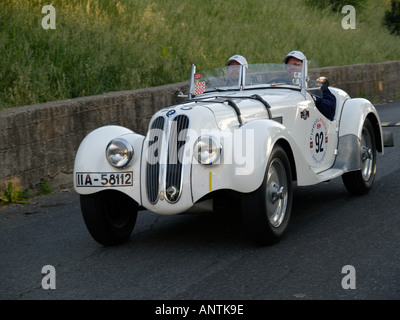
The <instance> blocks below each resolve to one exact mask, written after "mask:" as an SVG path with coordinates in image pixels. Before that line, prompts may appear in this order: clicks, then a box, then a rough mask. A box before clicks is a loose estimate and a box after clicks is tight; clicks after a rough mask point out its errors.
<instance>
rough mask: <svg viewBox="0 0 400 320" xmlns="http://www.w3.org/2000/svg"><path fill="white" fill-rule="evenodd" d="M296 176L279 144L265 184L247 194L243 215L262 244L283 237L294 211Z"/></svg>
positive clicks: (273, 154) (273, 241)
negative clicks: (294, 178) (293, 186)
mask: <svg viewBox="0 0 400 320" xmlns="http://www.w3.org/2000/svg"><path fill="white" fill-rule="evenodd" d="M292 198H293V191H292V175H291V170H290V162H289V159H288V157H287V155H286V153H285V151H284V150H283V149H282V148H281V147H280V146H275V147H274V149H273V151H272V153H271V156H270V159H269V162H268V165H267V169H266V172H265V176H264V180H263V183H262V184H261V186H260V187H259V188H258V189H257V190H256V191H254V192H251V193H248V194H244V195H243V198H242V215H243V221H244V224H245V227H246V229H247V232H248V234H249V235H250V237H251V238H253V240H254V241H255V242H256V243H257V244H259V245H269V244H273V243H275V242H277V241H279V240H280V238H281V237H282V235H283V233H284V232H285V230H286V228H287V225H288V222H289V218H290V213H291V210H292Z"/></svg>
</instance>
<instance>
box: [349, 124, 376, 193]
mask: <svg viewBox="0 0 400 320" xmlns="http://www.w3.org/2000/svg"><path fill="white" fill-rule="evenodd" d="M360 159H361V168H360V170H357V171H352V172H347V173H345V174H344V175H343V176H342V179H343V183H344V185H345V187H346V189H347V191H348V192H349V193H351V194H352V195H362V194H366V193H367V192H368V191H369V190H370V189H371V187H372V184H373V182H374V180H375V173H376V142H375V134H374V130H373V127H372V124H371V122H370V121H369V120H368V119H365V122H364V125H363V128H362V132H361V141H360Z"/></svg>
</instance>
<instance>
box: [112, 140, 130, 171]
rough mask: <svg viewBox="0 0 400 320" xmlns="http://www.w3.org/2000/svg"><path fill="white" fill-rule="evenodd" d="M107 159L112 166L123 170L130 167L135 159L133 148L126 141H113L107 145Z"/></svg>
mask: <svg viewBox="0 0 400 320" xmlns="http://www.w3.org/2000/svg"><path fill="white" fill-rule="evenodd" d="M106 157H107V160H108V162H109V163H110V164H111V165H112V166H114V167H116V168H123V167H125V166H126V165H128V164H129V163H130V162H131V160H132V158H133V147H132V145H131V144H130V143H129V142H128V141H127V140H125V139H122V138H116V139H112V140H111V141H110V143H109V144H108V145H107V148H106Z"/></svg>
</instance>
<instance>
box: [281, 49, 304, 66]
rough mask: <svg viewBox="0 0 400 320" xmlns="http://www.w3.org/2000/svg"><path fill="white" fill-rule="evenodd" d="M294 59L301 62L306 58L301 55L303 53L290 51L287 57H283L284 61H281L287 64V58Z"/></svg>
mask: <svg viewBox="0 0 400 320" xmlns="http://www.w3.org/2000/svg"><path fill="white" fill-rule="evenodd" d="M291 57H293V58H296V59H299V60H301V61H304V60H305V59H307V58H306V56H305V55H304V54H303V52H301V51H291V52H289V53H288V54H287V56H286V57H285V59H283V62H284V63H287V61H288V60H289V58H291Z"/></svg>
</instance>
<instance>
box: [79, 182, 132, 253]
mask: <svg viewBox="0 0 400 320" xmlns="http://www.w3.org/2000/svg"><path fill="white" fill-rule="evenodd" d="M80 202H81V211H82V215H83V219H84V221H85V224H86V227H87V228H88V230H89V232H90V234H91V235H92V237H93V239H94V240H96V241H97V242H98V243H100V244H102V245H106V246H107V245H116V244H121V243H124V242H125V241H126V240H127V239H128V238H129V236H130V234H131V233H132V230H133V227H134V226H135V223H136V217H137V212H138V204H137V203H136V201H134V200H133V199H131V198H130V197H128V196H127V195H125V194H124V193H121V192H119V191H115V190H107V191H103V192H97V193H94V194H89V195H81V196H80Z"/></svg>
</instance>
